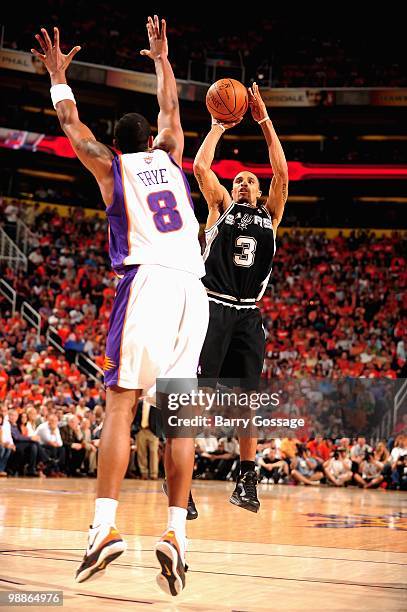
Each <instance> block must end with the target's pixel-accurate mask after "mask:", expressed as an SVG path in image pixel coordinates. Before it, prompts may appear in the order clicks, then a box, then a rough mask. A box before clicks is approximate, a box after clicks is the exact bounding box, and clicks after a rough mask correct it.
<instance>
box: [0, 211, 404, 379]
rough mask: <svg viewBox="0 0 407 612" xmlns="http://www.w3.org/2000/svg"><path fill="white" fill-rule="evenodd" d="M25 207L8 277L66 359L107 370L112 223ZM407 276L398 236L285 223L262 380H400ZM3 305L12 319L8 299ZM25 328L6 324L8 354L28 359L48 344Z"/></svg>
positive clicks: (269, 300) (265, 309) (267, 313)
mask: <svg viewBox="0 0 407 612" xmlns="http://www.w3.org/2000/svg"><path fill="white" fill-rule="evenodd" d="M12 209H13V210H12ZM16 210H17V211H18V210H19V209H18V206H17V205H15V206H14V207H13V205H12V204H8V205H7V206H4V207H3V208H2V209H1V212H0V214H1V219H2V221H3V223H4V224H5V225H6V227H8V228H10V226H12V223H11V222H10V220H13V219H14V218H15V217H16V215H17V214H20V213H17V212H16ZM21 212H24V215H23V216H24V219H25V221H26V223H27V224H28V225H29V227H30V228H31V230H32V232H33V238H32V244H31V247H30V252H29V254H28V265H29V268H28V272H27V273H24V272H22V271H20V272H18V273H16V272H13V271H12V270H11V269H10V268H4V267H3V270H2V276H3V278H4V279H5V280H6V281H7V282H8V283H9V284H10V285H12V286H13V287H14V289H15V290H16V291H17V294H18V297H19V300H20V302H21V301H22V300H28V301H29V303H30V304H31V306H32V307H33V308H35V309H36V310H37V311H38V312H39V313H40V315H41V317H42V321H43V326H42V330H41V332H42V334H45V332H46V330H47V327H48V326H50V325H51V326H53V327H54V328H56V329H57V332H58V334H59V338H60V341H61V343H62V344H63V345H64V348H65V349H66V350H67V351H68V357H69V356H70V355H73V356H74V354H75V353H76V352H84V353H86V354H87V355H88V356H89V357H90V358H91V359H92V360H94V361H95V362H96V363H97V365H99V366H100V367H103V359H104V345H105V338H106V333H107V327H108V321H109V315H110V312H111V308H112V303H113V298H114V294H115V285H116V278H115V276H114V274H113V273H112V271H111V270H110V266H109V262H108V257H107V234H106V225H105V222H104V220H103V219H101V218H99V217H97V216H95V217H94V218H85V216H84V213H83V210H82V209H79V208H76V209H73V210H72V214H71V215H70V216H67V217H62V216H60V215H59V214H58V212H57V210H56V209H52V208H47V209H45V210H43V211H42V212H39V210H38V209H37V208H36V207H34V206H26V207H25V208H24V209H23V211H21ZM20 217H21V215H20ZM406 280H407V272H406V259H405V239H403V238H402V237H401V236H399V235H397V234H393V235H392V236H386V237H381V238H377V237H376V236H375V235H374V234H370V235H368V234H366V233H363V232H359V233H356V232H352V234H351V235H350V236H348V237H345V236H343V235H342V234H341V233H340V234H339V235H337V236H336V237H334V238H330V239H328V238H327V237H326V235H325V234H324V233H323V232H319V233H317V234H315V233H313V232H312V231H311V230H310V231H307V232H299V231H295V232H292V233H290V234H289V233H284V230H283V229H281V230H280V232H279V236H278V246H277V252H276V257H275V262H274V266H273V273H272V278H271V284H270V286H269V289H268V290H267V291H266V293H265V295H264V297H263V299H262V301H261V303H260V307H261V310H262V313H263V316H264V326H265V329H266V335H267V345H266V358H265V363H264V377H265V378H266V379H276V378H279V377H284V376H287V375H288V376H291V377H294V378H302V377H304V376H308V375H313V376H317V377H318V376H322V377H332V378H339V377H343V376H354V377H359V376H364V377H367V378H378V377H388V378H393V379H395V378H397V377H398V376H399V377H400V376H402V373H403V371H404V372H405V368H406V350H407V349H406V339H407V330H406V325H407V317H406V305H407V304H406V300H407V297H406V296H407V294H406V291H405V290H406ZM1 304H2V310H3V316H5V314H6V311H7V308H8V303H6V302H5V301H4V300H3V301H2V302H1ZM26 325H27V324H26V323H25V322H24V321H23V320H22V319H21V317H20V315H19V314H15V315H14V317H10V316H9V317H8V318H7V320H6V321H3V334H5V342H6V343H7V349H8V351H10V350H11V352H12V353H15V352H16V351H17V354H18V356H19V357H20V358H21V356H22V355H21V353H24V351H26V350H31V351H33V350H37V351H39V354H41V351H45V352H46V351H47V350H49V347H47V345H46V342H45V338H44V335H42V337H41V339H40V342H39V343H38V346H37V347H35V346H32V345H31V344H30V342H34V340H35V339H34V338H33V334H31V335H30V334H28V335H25V334H27V330H26V329H24V326H26ZM28 331H29V330H28ZM13 356H14V355H13ZM45 358H46V357H45V356H44V359H45ZM71 361H73V360H71ZM74 367H75V366H73V365H71V366H69V368H74ZM69 368H68V369H69ZM71 376H73V375H72V374H71ZM74 382H75V383H77V382H78V381H74Z"/></svg>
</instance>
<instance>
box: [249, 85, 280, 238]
mask: <svg viewBox="0 0 407 612" xmlns="http://www.w3.org/2000/svg"><path fill="white" fill-rule="evenodd" d="M249 105H250V110H251V112H252V116H253V119H254V120H255V121H257V123H259V124H260V125H261V129H262V130H263V134H264V137H265V139H266V142H267V147H268V152H269V158H270V164H271V167H272V170H273V178H272V180H271V185H270V190H269V195H268V198H267V202H266V207H267V208H268V210H269V211H270V214H271V215H272V218H273V227H274V229H275V230H276V229H277V227H278V226H279V225H280V222H281V219H282V217H283V213H284V207H285V203H286V201H287V195H288V167H287V161H286V159H285V155H284V151H283V147H282V146H281V143H280V141H279V139H278V136H277V134H276V131H275V129H274V127H273V123H272V121H271V119H270V118H269V116H268V114H267V109H266V105H265V104H264V102H263V100H262V98H261V95H260V92H259V88H258V86H257V84H256V83H253V86H252V87H250V88H249Z"/></svg>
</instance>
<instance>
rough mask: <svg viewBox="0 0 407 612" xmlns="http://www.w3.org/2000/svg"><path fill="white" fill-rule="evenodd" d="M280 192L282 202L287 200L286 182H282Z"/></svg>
mask: <svg viewBox="0 0 407 612" xmlns="http://www.w3.org/2000/svg"><path fill="white" fill-rule="evenodd" d="M282 194H283V200H284V202H286V201H287V183H283V187H282Z"/></svg>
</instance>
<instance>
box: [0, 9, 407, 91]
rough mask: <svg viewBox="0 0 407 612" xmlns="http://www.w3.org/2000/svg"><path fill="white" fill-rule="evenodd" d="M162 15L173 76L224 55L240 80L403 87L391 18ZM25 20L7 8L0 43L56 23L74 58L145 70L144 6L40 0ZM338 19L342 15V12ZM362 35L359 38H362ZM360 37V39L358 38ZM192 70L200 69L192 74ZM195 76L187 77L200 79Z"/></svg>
mask: <svg viewBox="0 0 407 612" xmlns="http://www.w3.org/2000/svg"><path fill="white" fill-rule="evenodd" d="M167 13H168V14H166V15H165V16H166V17H167V18H168V32H169V37H170V42H171V60H172V62H173V65H174V69H175V72H176V74H177V75H178V76H179V77H181V78H186V77H187V75H188V66H189V62H192V63H193V64H198V65H199V64H204V63H205V61H206V59H207V58H211V57H214V58H218V59H222V58H223V59H225V60H228V59H229V60H232V61H233V62H234V63H235V64H238V65H240V64H241V65H244V67H245V69H246V75H247V77H248V79H250V78H254V79H256V78H257V79H258V78H259V77H258V75H259V74H260V73H264V74H265V75H267V77H268V76H271V80H272V84H273V86H274V87H275V86H279V87H287V86H288V87H296V86H305V87H309V86H317V87H318V86H328V87H341V86H365V85H371V86H390V87H394V86H403V85H405V83H406V73H405V70H403V68H404V66H403V63H404V54H403V37H402V33H401V32H402V30H401V29H399V26H398V24H397V23H395V22H394V20H393V21H392V23H391V28H388V29H387V28H386V27H385V26H384V25H383V23H382V19H380V20H379V19H377V18H376V16H375V15H373V14H372V15H369V14H364V15H363V21H362V20H361V19H352V20H350V21H349V19H347V20H346V21H342V19H341V14H340V13H339V14H336V15H335V19H332V17H329V19H328V18H324V16H323V15H322V14H320V15H319V16H318V18H315V16H314V14H312V15H311V14H308V15H307V14H306V13H305V14H304V15H295V14H294V15H292V14H290V15H289V16H287V17H284V16H282V15H280V16H277V15H276V16H275V17H274V18H273V17H269V16H264V15H261V17H260V16H258V15H255V14H254V13H252V14H250V15H246V16H245V19H244V20H242V19H241V18H240V15H239V14H238V13H236V14H231V13H230V12H229V13H228V15H227V19H222V18H220V17H219V15H217V18H216V19H214V18H213V14H212V12H211V11H209V12H208V13H207V15H205V13H203V12H202V11H201V13H200V15H199V18H198V17H195V18H193V19H190V20H187V19H186V16H185V14H184V15H180V14H178V15H176V16H173V17H171V10H168V11H167ZM24 17H25V20H24V21H22V20H21V16H20V15H18V14H17V13H16V14H15V15H13V11H12V12H11V15H10V17H9V19H8V22H7V25H6V29H5V40H4V44H5V46H6V47H9V48H14V49H21V50H29V49H31V47H32V46H33V35H34V33H35V32H37V31H38V28H39V27H41V26H46V27H49V28H51V27H52V26H54V25H57V26H59V27H60V28H61V31H62V35H61V40H62V43H63V45H64V47H63V50H64V51H68V50H70V49H71V48H72V46H73V45H76V44H80V45H81V46H82V51H81V55H80V57H78V59H80V60H82V61H85V62H91V63H96V64H102V65H108V66H117V67H120V68H126V69H130V70H141V71H150V70H151V66H149V64H148V62H146V60H145V58H142V57H140V55H139V51H140V49H143V48H144V47H145V44H146V36H145V29H144V23H145V19H146V14H145V11H144V10H143V11H137V9H135V8H134V6H133V5H131V4H126V3H120V5H115V6H114V7H112V6H111V5H110V4H107V3H106V2H102V3H97V4H96V3H94V2H85V1H84V0H80V1H78V2H76V3H75V5H72V3H69V2H68V1H67V0H59V1H58V2H56V1H55V0H48V1H47V2H44V3H43V4H42V5H41V7H35V10H34V7H27V10H26V11H25V14H24ZM342 18H344V15H342ZM362 39H363V40H362ZM362 42H363V44H362ZM198 74H200V73H198ZM204 74H205V73H204ZM202 78H203V77H202V76H201V77H200V78H198V77H197V76H196V77H195V80H202Z"/></svg>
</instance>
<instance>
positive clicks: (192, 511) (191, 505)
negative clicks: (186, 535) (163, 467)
mask: <svg viewBox="0 0 407 612" xmlns="http://www.w3.org/2000/svg"><path fill="white" fill-rule="evenodd" d="M163 491H164V493H165V494H166V496H167V497H168V485H167V481H166V480H164V482H163ZM197 518H198V510H197V509H196V506H195V502H194V498H193V497H192V493H191V491H190V492H189V498H188V506H187V521H193V520H194V519H197Z"/></svg>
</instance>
